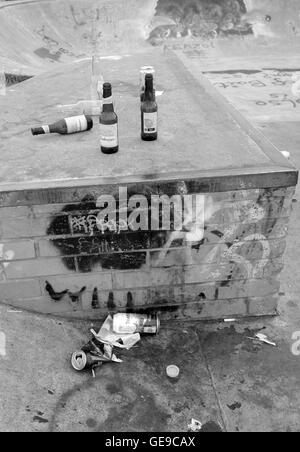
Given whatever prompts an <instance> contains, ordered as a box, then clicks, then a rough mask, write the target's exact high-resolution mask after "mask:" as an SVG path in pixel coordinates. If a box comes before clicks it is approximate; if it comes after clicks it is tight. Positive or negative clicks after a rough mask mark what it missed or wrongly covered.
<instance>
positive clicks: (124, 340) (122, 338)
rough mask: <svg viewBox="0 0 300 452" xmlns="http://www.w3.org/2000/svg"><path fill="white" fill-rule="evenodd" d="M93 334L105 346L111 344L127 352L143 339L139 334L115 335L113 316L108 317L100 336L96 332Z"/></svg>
mask: <svg viewBox="0 0 300 452" xmlns="http://www.w3.org/2000/svg"><path fill="white" fill-rule="evenodd" d="M91 333H92V334H93V335H94V337H95V338H96V339H97V340H98V341H100V342H102V343H103V344H110V345H112V346H114V347H118V348H125V349H127V350H129V349H131V348H132V347H133V346H134V345H135V344H136V343H137V342H139V341H140V339H141V336H140V334H139V333H135V334H120V333H115V332H114V330H113V318H112V316H111V315H109V316H108V317H107V319H106V320H105V322H104V323H103V325H102V327H101V330H100V331H99V333H98V334H97V333H96V332H95V331H94V330H91Z"/></svg>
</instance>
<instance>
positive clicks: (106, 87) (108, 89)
mask: <svg viewBox="0 0 300 452" xmlns="http://www.w3.org/2000/svg"><path fill="white" fill-rule="evenodd" d="M111 95H112V86H111V83H104V84H103V97H104V98H106V97H111Z"/></svg>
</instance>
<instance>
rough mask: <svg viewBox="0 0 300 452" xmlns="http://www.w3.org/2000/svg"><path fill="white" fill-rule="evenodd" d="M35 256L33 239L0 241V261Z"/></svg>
mask: <svg viewBox="0 0 300 452" xmlns="http://www.w3.org/2000/svg"><path fill="white" fill-rule="evenodd" d="M35 257H36V253H35V247H34V241H33V240H24V241H20V242H5V243H2V244H1V243H0V262H1V261H12V260H18V259H33V258H35Z"/></svg>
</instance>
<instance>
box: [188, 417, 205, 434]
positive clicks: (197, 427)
mask: <svg viewBox="0 0 300 452" xmlns="http://www.w3.org/2000/svg"><path fill="white" fill-rule="evenodd" d="M188 429H189V431H191V432H193V433H196V432H200V431H201V429H202V422H200V421H197V420H196V419H192V421H191V423H190V424H189V425H188Z"/></svg>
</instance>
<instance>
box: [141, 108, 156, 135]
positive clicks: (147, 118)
mask: <svg viewBox="0 0 300 452" xmlns="http://www.w3.org/2000/svg"><path fill="white" fill-rule="evenodd" d="M156 132H157V113H144V133H156Z"/></svg>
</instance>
